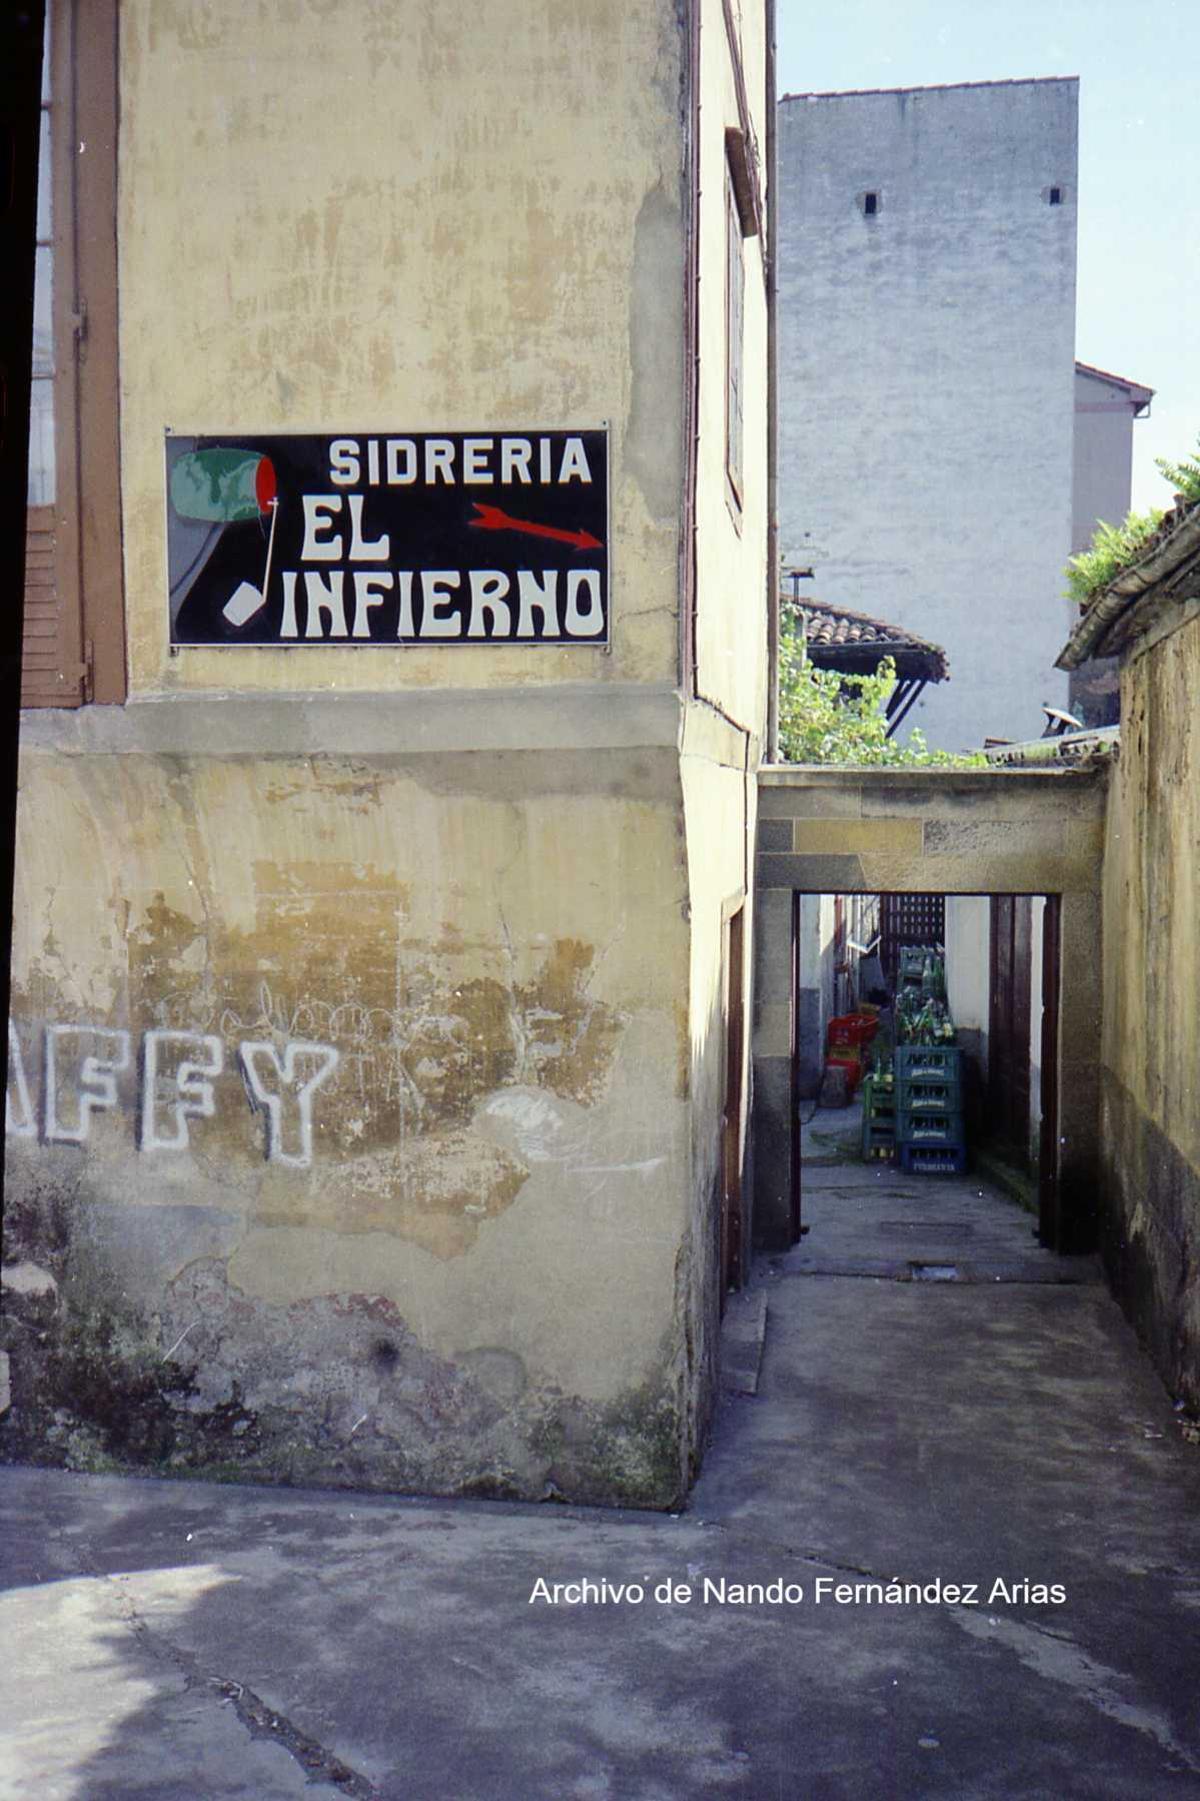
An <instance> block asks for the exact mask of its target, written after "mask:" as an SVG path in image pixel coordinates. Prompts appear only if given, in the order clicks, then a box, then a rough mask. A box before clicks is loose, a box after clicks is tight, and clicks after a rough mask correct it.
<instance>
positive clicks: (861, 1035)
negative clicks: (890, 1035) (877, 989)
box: [825, 1013, 879, 1048]
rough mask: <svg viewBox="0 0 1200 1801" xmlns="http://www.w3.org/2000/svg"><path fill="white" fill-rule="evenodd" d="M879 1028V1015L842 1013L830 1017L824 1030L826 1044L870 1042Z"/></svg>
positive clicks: (845, 1044)
mask: <svg viewBox="0 0 1200 1801" xmlns="http://www.w3.org/2000/svg"><path fill="white" fill-rule="evenodd" d="M878 1030H879V1017H878V1015H877V1014H874V1013H843V1014H842V1015H841V1016H840V1017H839V1018H838V1019H831V1020H830V1022H829V1024H828V1026H827V1027H826V1031H825V1042H826V1044H827V1045H828V1046H830V1047H831V1048H832V1047H835V1046H843V1047H844V1046H847V1045H850V1046H853V1045H860V1044H870V1042H871V1040H872V1038H874V1036H875V1034H876V1032H877V1031H878Z"/></svg>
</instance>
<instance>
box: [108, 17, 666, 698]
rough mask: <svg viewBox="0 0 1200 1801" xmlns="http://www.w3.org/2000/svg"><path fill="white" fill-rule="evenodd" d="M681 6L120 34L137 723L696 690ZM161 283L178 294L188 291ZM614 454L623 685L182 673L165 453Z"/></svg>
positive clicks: (359, 657)
mask: <svg viewBox="0 0 1200 1801" xmlns="http://www.w3.org/2000/svg"><path fill="white" fill-rule="evenodd" d="M685 51H686V34H685V32H684V31H683V30H682V29H681V25H680V19H679V14H678V9H677V7H676V5H675V4H674V0H588V5H587V6H586V7H585V8H578V7H570V8H564V7H563V6H562V5H561V4H559V0H525V3H523V4H520V5H516V4H501V5H492V6H486V7H480V6H478V5H473V4H468V0H439V3H438V4H436V5H418V6H405V7H397V6H395V5H392V4H384V3H383V0H346V3H345V4H342V5H339V6H337V7H332V8H331V7H330V6H329V4H328V3H327V0H287V4H285V5H280V6H271V7H264V6H261V5H246V4H245V3H244V0H208V4H206V5H204V6H203V7H200V8H197V7H195V6H191V5H183V4H178V3H174V0H172V3H170V4H166V5H161V4H157V3H156V4H154V5H152V6H151V5H147V4H136V3H135V4H130V5H125V6H123V7H122V12H121V68H120V92H121V134H120V168H119V177H120V222H119V235H120V270H121V346H120V350H121V445H122V498H123V507H124V518H125V528H126V540H125V543H126V599H127V610H128V631H129V645H130V675H131V691H132V692H133V693H134V694H138V693H145V692H153V691H157V690H164V689H167V690H178V689H205V688H207V689H213V688H224V687H228V686H230V685H233V684H248V685H252V686H254V687H257V688H270V689H281V688H284V689H286V688H301V687H302V688H317V687H323V688H324V687H327V688H337V689H340V690H346V689H372V688H379V687H387V686H392V685H394V684H396V683H397V682H402V683H404V684H405V685H407V686H416V685H427V686H442V687H444V686H451V685H464V684H465V683H466V682H470V684H471V685H473V686H483V687H490V686H495V685H507V686H512V685H514V684H523V685H528V684H530V683H535V682H559V681H564V680H568V681H569V680H583V681H592V680H617V681H619V680H621V679H634V680H642V679H656V678H657V679H665V678H669V677H670V676H672V675H673V674H674V672H675V667H676V658H677V601H676V586H677V557H678V530H679V498H680V487H681V481H682V467H683V465H682V451H681V439H682V413H683V408H682V387H681V384H682V370H683V301H682V296H683V288H684V280H683V266H684V265H683V259H684V249H683V213H682V206H683V181H684V137H683V108H684V87H683V83H684V68H685ZM164 271H169V272H170V278H169V279H165V278H164ZM605 422H608V423H609V425H610V428H611V459H612V477H611V479H612V568H613V572H614V574H613V582H614V602H613V604H614V631H613V648H612V654H611V656H610V655H606V654H604V653H603V652H602V651H600V650H598V649H591V648H587V647H571V648H561V649H556V648H545V649H532V650H531V649H530V648H529V647H523V648H505V647H500V646H496V647H490V648H489V649H488V651H487V652H485V653H481V652H480V651H478V650H472V651H470V652H468V653H466V654H467V657H468V660H470V662H471V671H470V675H469V676H468V675H467V674H466V672H465V671H464V668H463V661H464V653H463V652H462V651H461V650H459V651H456V650H454V649H410V650H404V651H374V650H363V649H358V650H355V651H354V652H352V653H348V652H346V651H345V650H338V649H335V650H330V649H322V648H320V647H319V646H299V647H293V648H291V649H288V650H268V649H259V650H254V649H247V648H242V649H238V650H233V651H208V650H190V651H186V652H184V653H182V654H180V655H179V656H176V657H174V658H172V657H170V656H169V655H168V652H167V644H166V597H165V573H164V572H165V567H166V553H165V544H164V525H165V509H164V504H163V432H164V428H166V427H168V426H169V427H170V428H171V429H173V430H174V431H177V432H192V431H200V432H204V431H208V432H219V431H231V430H236V431H239V432H258V433H264V432H273V431H279V432H285V431H300V432H302V431H320V432H325V431H349V432H358V433H370V432H371V431H392V432H395V431H404V430H407V431H419V430H437V429H439V428H441V429H444V430H465V431H481V430H497V429H520V428H522V427H525V428H527V429H539V428H542V429H545V428H547V427H552V428H554V429H561V428H563V427H566V426H571V425H574V426H599V425H602V424H604V423H605Z"/></svg>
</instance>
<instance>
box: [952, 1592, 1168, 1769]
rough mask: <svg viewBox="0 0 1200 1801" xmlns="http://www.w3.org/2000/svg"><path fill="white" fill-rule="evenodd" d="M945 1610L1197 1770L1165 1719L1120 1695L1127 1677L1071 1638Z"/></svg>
mask: <svg viewBox="0 0 1200 1801" xmlns="http://www.w3.org/2000/svg"><path fill="white" fill-rule="evenodd" d="M946 1611H947V1612H948V1613H949V1615H950V1617H951V1619H952V1620H953V1621H954V1622H955V1624H956V1625H958V1626H961V1627H962V1629H963V1631H964V1632H967V1633H969V1634H970V1635H971V1637H972V1638H977V1639H982V1640H983V1641H984V1642H985V1643H986V1644H990V1645H1003V1646H1004V1648H1005V1649H1006V1650H1008V1651H1012V1652H1013V1653H1014V1655H1015V1656H1017V1657H1018V1658H1019V1659H1020V1661H1021V1662H1022V1663H1023V1664H1024V1665H1025V1666H1026V1668H1027V1669H1031V1670H1032V1671H1033V1672H1034V1674H1035V1675H1036V1676H1043V1677H1045V1678H1046V1679H1047V1680H1048V1681H1050V1682H1061V1683H1063V1684H1064V1685H1065V1687H1067V1688H1069V1689H1071V1690H1072V1691H1073V1693H1075V1694H1077V1695H1078V1696H1079V1697H1080V1699H1081V1700H1083V1701H1086V1702H1087V1703H1088V1705H1089V1706H1090V1707H1094V1708H1095V1709H1096V1711H1097V1712H1098V1713H1102V1714H1104V1715H1105V1717H1106V1718H1108V1719H1110V1720H1115V1721H1116V1722H1117V1723H1118V1725H1121V1726H1128V1727H1130V1728H1131V1729H1132V1730H1133V1731H1134V1732H1142V1733H1145V1734H1146V1736H1147V1737H1149V1738H1152V1739H1153V1740H1154V1741H1155V1743H1156V1744H1158V1745H1161V1747H1162V1748H1163V1750H1164V1751H1167V1752H1169V1753H1170V1755H1171V1756H1172V1757H1175V1758H1178V1759H1179V1760H1180V1761H1181V1762H1182V1763H1183V1764H1185V1765H1186V1766H1187V1768H1188V1769H1189V1770H1200V1761H1198V1760H1197V1759H1196V1758H1195V1757H1193V1756H1192V1754H1191V1753H1190V1752H1189V1751H1187V1750H1185V1748H1184V1747H1183V1746H1182V1745H1181V1744H1180V1743H1179V1742H1178V1740H1177V1739H1176V1738H1175V1736H1174V1734H1173V1733H1172V1731H1171V1726H1170V1722H1169V1721H1168V1720H1167V1718H1166V1717H1165V1715H1163V1714H1161V1713H1159V1712H1158V1711H1157V1709H1155V1708H1152V1707H1142V1706H1139V1705H1138V1703H1137V1702H1136V1701H1129V1700H1126V1699H1125V1697H1124V1693H1123V1692H1122V1691H1127V1690H1128V1689H1129V1688H1130V1687H1131V1682H1130V1678H1129V1677H1128V1676H1123V1675H1122V1674H1121V1673H1120V1671H1118V1670H1110V1669H1109V1668H1108V1666H1107V1665H1106V1664H1102V1663H1097V1662H1096V1660H1095V1659H1094V1658H1092V1657H1089V1656H1088V1654H1087V1652H1086V1651H1081V1650H1080V1648H1079V1646H1078V1645H1076V1644H1075V1643H1074V1642H1073V1641H1072V1640H1071V1639H1069V1638H1066V1637H1064V1636H1061V1635H1060V1634H1058V1633H1056V1632H1048V1631H1046V1630H1045V1629H1043V1628H1040V1627H1037V1626H1026V1625H1023V1624H1022V1623H1021V1622H1020V1621H1019V1620H1010V1619H1005V1618H1001V1617H999V1616H997V1615H996V1614H977V1613H971V1612H969V1611H967V1609H965V1608H959V1607H950V1608H947V1610H946Z"/></svg>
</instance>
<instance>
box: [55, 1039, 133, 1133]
mask: <svg viewBox="0 0 1200 1801" xmlns="http://www.w3.org/2000/svg"><path fill="white" fill-rule="evenodd" d="M72 1038H76V1039H80V1040H82V1041H83V1042H82V1043H81V1044H80V1046H79V1048H78V1049H77V1050H76V1052H75V1054H74V1056H71V1057H69V1058H68V1060H67V1064H66V1068H65V1071H60V1047H61V1046H63V1045H64V1043H69V1041H70V1040H71V1039H72ZM89 1045H90V1046H91V1047H92V1048H91V1049H90V1050H88V1054H87V1055H83V1052H84V1051H85V1050H86V1049H87V1047H88V1046H89ZM81 1059H82V1060H81ZM128 1068H129V1033H128V1032H124V1031H117V1032H109V1031H106V1030H105V1029H104V1028H103V1027H101V1026H47V1027H46V1122H45V1128H46V1142H47V1143H48V1144H84V1143H86V1142H87V1136H88V1133H89V1132H90V1131H91V1126H92V1114H93V1113H106V1112H110V1111H111V1110H112V1109H113V1108H114V1107H115V1106H116V1104H117V1076H118V1075H119V1074H120V1072H121V1071H122V1070H123V1069H128ZM68 1083H70V1084H71V1085H72V1086H73V1088H74V1090H75V1098H76V1103H77V1104H76V1106H75V1108H74V1114H75V1118H74V1120H71V1119H66V1120H64V1119H63V1117H62V1114H61V1111H60V1107H59V1102H60V1100H61V1098H62V1096H61V1095H60V1092H59V1091H60V1085H61V1087H62V1089H63V1090H65V1089H66V1087H67V1084H68Z"/></svg>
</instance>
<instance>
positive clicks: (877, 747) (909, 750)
mask: <svg viewBox="0 0 1200 1801" xmlns="http://www.w3.org/2000/svg"><path fill="white" fill-rule="evenodd" d="M895 685H896V665H895V664H894V663H893V661H892V659H891V658H890V657H886V658H885V659H884V661H883V662H882V663H881V664H880V665H879V668H878V670H877V671H876V673H875V674H874V675H839V674H838V672H837V671H836V670H832V669H814V668H813V666H812V664H811V663H810V662H809V661H808V657H807V654H806V652H805V648H804V636H803V632H802V629H801V627H800V625H799V623H798V621H797V620H796V617H795V615H794V614H790V613H785V615H784V619H783V622H782V630H781V633H780V644H779V748H780V750H781V752H782V754H783V756H784V758H785V760H786V761H787V762H789V763H837V764H843V765H846V764H849V765H858V766H862V765H867V766H873V767H880V768H927V769H932V768H939V769H983V768H986V767H987V759H986V757H984V756H983V754H982V752H974V753H972V754H971V755H968V756H954V755H953V754H952V753H951V752H949V751H944V750H929V749H928V748H927V747H926V744H925V739H924V737H923V736H922V734H921V732H920V731H914V732H913V733H912V735H911V737H910V739H909V741H908V742H907V743H906V744H901V743H900V742H898V741H897V740H896V739H895V738H889V737H888V735H887V729H888V722H887V719H886V718H885V717H884V713H883V708H884V707H885V706H886V704H887V699H888V696H889V695H890V693H891V692H892V689H893V688H894V687H895Z"/></svg>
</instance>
